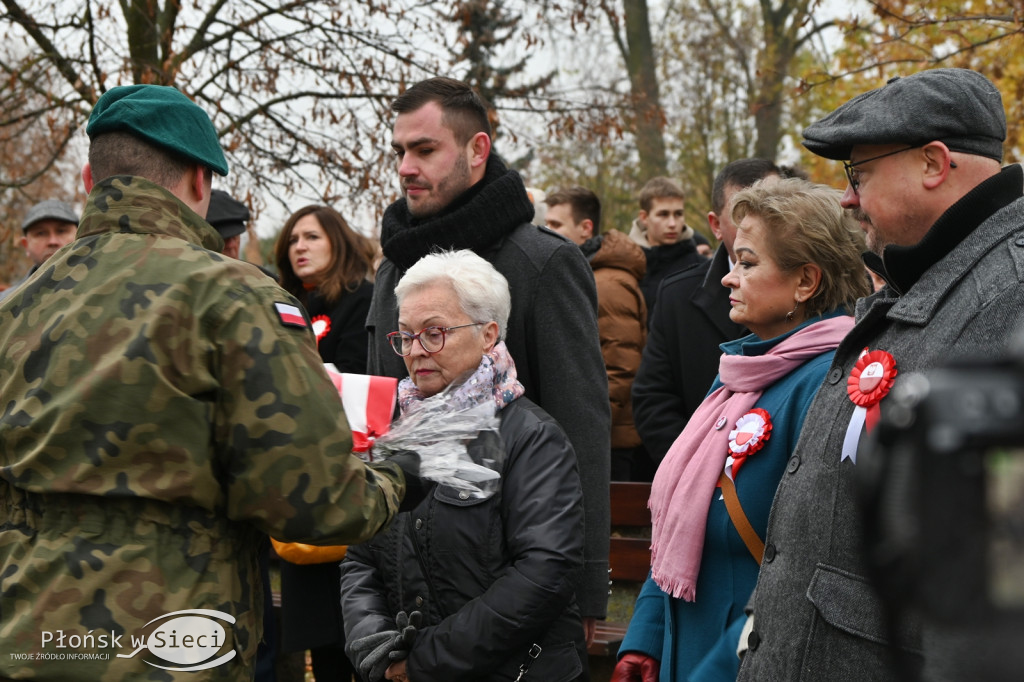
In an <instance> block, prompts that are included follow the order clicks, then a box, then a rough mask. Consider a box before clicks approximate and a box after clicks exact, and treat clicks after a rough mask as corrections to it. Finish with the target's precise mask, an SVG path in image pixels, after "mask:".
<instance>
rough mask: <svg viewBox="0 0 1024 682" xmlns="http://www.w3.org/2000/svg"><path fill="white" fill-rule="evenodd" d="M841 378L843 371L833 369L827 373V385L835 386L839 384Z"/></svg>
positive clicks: (838, 368)
mask: <svg viewBox="0 0 1024 682" xmlns="http://www.w3.org/2000/svg"><path fill="white" fill-rule="evenodd" d="M842 378H843V370H842V368H841V367H833V368H832V371H830V372H829V373H828V383H830V384H832V385H833V386H835V385H836V384H838V383H839V380H840V379H842Z"/></svg>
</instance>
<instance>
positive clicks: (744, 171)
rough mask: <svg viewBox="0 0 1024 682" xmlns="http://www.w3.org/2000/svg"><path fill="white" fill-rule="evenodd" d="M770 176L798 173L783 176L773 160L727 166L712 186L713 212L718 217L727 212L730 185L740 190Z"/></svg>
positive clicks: (738, 161)
mask: <svg viewBox="0 0 1024 682" xmlns="http://www.w3.org/2000/svg"><path fill="white" fill-rule="evenodd" d="M769 175H779V176H782V177H794V176H796V173H795V172H794V171H793V170H790V171H789V172H787V173H785V174H783V170H782V169H781V168H779V167H778V166H776V165H775V162H774V161H772V160H771V159H761V158H754V159H739V160H737V161H733V162H731V163H728V164H726V165H725V168H723V169H722V170H721V171H719V172H718V175H716V176H715V182H714V184H713V185H712V186H711V210H712V211H714V212H715V213H716V214H718V215H721V214H722V211H724V210H725V188H726V187H728V186H729V185H732V186H734V187H739V188H744V187H750V186H751V185H753V184H754V183H755V182H757V181H758V180H761V179H762V178H764V177H766V176H769ZM804 179H806V178H804Z"/></svg>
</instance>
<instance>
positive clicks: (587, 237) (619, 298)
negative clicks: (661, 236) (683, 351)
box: [544, 187, 647, 481]
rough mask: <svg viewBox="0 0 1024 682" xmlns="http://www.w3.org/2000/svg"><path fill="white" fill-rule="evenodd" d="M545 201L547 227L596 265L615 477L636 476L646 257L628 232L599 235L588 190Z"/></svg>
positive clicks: (597, 213) (596, 206) (597, 208)
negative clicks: (636, 391) (636, 385)
mask: <svg viewBox="0 0 1024 682" xmlns="http://www.w3.org/2000/svg"><path fill="white" fill-rule="evenodd" d="M544 203H545V204H547V212H546V217H545V222H546V223H547V226H548V228H549V229H551V230H553V231H555V232H557V233H559V234H561V235H562V236H563V237H566V238H567V239H569V240H570V241H572V242H574V243H575V244H576V245H577V246H579V247H580V250H582V251H583V255H584V256H586V257H587V261H588V262H589V263H590V267H591V268H592V269H593V270H594V281H595V283H596V284H597V326H598V332H599V333H600V335H601V354H602V355H603V356H604V365H605V369H606V370H607V372H608V399H609V402H610V403H611V410H612V434H611V436H612V437H611V444H612V451H611V469H612V470H611V478H612V480H613V481H628V480H633V475H632V474H633V468H634V466H633V463H634V460H635V458H636V454H637V449H638V448H640V447H642V446H641V443H640V436H639V435H638V434H637V431H636V427H635V426H634V424H633V407H632V402H631V400H630V390H631V389H632V386H633V377H635V376H636V370H637V368H638V367H639V366H640V358H641V356H642V354H643V349H644V343H646V341H647V304H646V303H645V301H644V296H643V292H642V291H641V290H640V280H641V279H643V276H644V272H645V271H646V269H647V259H646V257H645V256H644V252H643V249H642V248H640V246H639V245H637V244H636V243H635V242H634V241H633V240H631V239H630V238H629V237H628V236H626V235H625V234H624V233H622V232H619V231H618V230H609V231H608V232H606V233H604V234H601V232H600V225H601V202H600V200H599V199H598V198H597V195H596V194H594V193H593V192H591V191H590V190H589V189H586V188H584V187H571V188H569V189H564V190H559V191H557V192H554V193H552V194H549V195H547V197H546V198H545V199H544Z"/></svg>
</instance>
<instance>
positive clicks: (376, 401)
mask: <svg viewBox="0 0 1024 682" xmlns="http://www.w3.org/2000/svg"><path fill="white" fill-rule="evenodd" d="M327 375H328V376H329V377H331V381H333V382H334V386H335V388H337V389H338V393H339V394H341V404H342V406H343V407H344V408H345V416H346V417H347V418H348V425H349V428H350V429H352V451H353V452H356V453H360V454H361V456H362V455H365V458H369V452H370V446H372V445H373V441H374V440H376V439H377V438H379V437H380V436H383V435H384V434H385V433H387V432H388V429H390V428H391V415H392V414H394V410H395V394H396V391H397V389H398V379H395V378H394V377H379V376H374V375H370V374H339V373H338V372H335V371H333V370H332V369H331V368H330V367H328V368H327Z"/></svg>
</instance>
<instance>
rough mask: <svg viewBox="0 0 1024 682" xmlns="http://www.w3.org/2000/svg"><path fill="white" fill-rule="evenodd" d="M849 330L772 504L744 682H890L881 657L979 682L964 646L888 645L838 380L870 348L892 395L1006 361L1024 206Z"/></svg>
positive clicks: (1015, 322)
mask: <svg viewBox="0 0 1024 682" xmlns="http://www.w3.org/2000/svg"><path fill="white" fill-rule="evenodd" d="M1007 170H1009V169H1007ZM1001 176H1002V179H1001V180H998V181H997V182H1002V183H1003V184H1002V185H1001V187H1002V188H1003V191H1006V190H1007V187H1008V184H1007V183H1009V185H1011V186H1012V185H1013V183H1018V184H1017V185H1016V186H1014V187H1013V188H1012V189H1013V191H1014V192H1015V194H1014V195H1013V196H1017V197H1019V196H1020V194H1021V191H1020V186H1019V183H1020V178H1021V175H1020V170H1019V168H1017V169H1014V170H1013V171H1012V172H1011V173H1007V172H1006V170H1004V173H1002V174H1001ZM997 177H998V176H997ZM989 182H991V181H986V183H983V186H982V187H985V186H987V183H989ZM977 189H978V188H976V191H977ZM978 196H981V195H979V194H975V198H977V197H978ZM962 201H963V200H962ZM948 215H949V213H947V216H948ZM947 224H948V223H947ZM856 317H857V325H856V327H855V328H854V329H853V330H852V331H851V332H850V334H849V335H848V336H847V338H846V339H844V340H843V342H842V344H841V345H840V346H839V348H838V350H837V351H836V354H835V359H834V361H833V363H832V366H831V368H830V371H829V373H828V374H827V375H826V378H825V381H824V383H823V384H822V386H821V389H820V390H819V392H818V394H817V396H816V397H815V400H814V402H813V404H812V405H811V408H810V410H809V412H808V414H807V418H806V421H805V422H804V429H803V432H802V433H801V436H800V439H799V442H798V443H797V447H796V449H795V450H794V453H793V455H792V457H791V458H790V461H789V464H788V466H787V469H786V473H784V474H783V478H782V480H781V482H780V484H779V488H778V490H777V492H776V495H775V500H774V503H773V507H772V512H771V515H770V517H769V522H768V532H767V537H766V552H765V558H764V562H763V564H762V566H761V571H760V574H759V578H758V582H757V587H756V589H755V592H754V594H753V596H752V597H751V601H750V603H749V604H750V606H752V608H753V614H754V633H753V634H752V636H751V638H750V639H749V640H748V642H749V645H750V649H749V650H748V652H747V654H746V656H745V657H744V660H743V664H742V667H741V669H740V675H739V678H738V679H739V680H741V681H745V682H752V681H755V680H756V681H757V682H766V681H771V680H785V681H787V682H796V681H798V680H799V681H807V682H818V681H819V680H872V681H875V682H877V681H884V680H893V681H894V682H895V681H896V680H898V679H899V678H898V676H897V673H896V671H895V670H894V669H893V667H892V666H891V661H890V658H889V651H888V647H889V646H898V647H902V648H903V649H905V650H908V651H911V652H919V653H920V654H921V655H923V658H922V659H918V660H919V661H921V662H923V666H924V674H925V679H927V680H954V679H961V680H962V679H983V678H979V677H977V676H976V675H977V674H978V668H977V665H978V664H979V657H981V656H982V655H983V654H982V653H981V651H980V649H979V648H978V647H976V646H973V645H969V646H967V647H966V648H963V647H962V645H963V640H962V639H961V640H956V641H955V642H953V643H951V642H950V641H948V640H944V638H943V637H940V636H939V635H938V634H937V633H936V632H934V631H930V629H929V628H927V627H926V628H923V629H922V628H920V627H919V626H918V627H910V628H907V629H905V631H903V632H901V633H900V634H899V635H898V636H897V637H896V638H895V640H896V641H890V637H889V634H888V631H887V628H886V626H885V620H884V616H883V611H882V604H881V602H880V599H879V596H878V594H877V592H875V590H874V589H873V588H872V587H871V585H870V584H869V582H868V579H867V578H866V577H865V562H864V560H863V558H862V554H863V551H862V547H863V539H862V535H861V523H860V519H859V517H858V512H857V509H856V506H855V500H854V494H855V490H854V471H855V466H856V465H855V464H853V463H852V462H850V461H849V460H847V461H842V462H841V461H840V455H841V452H842V447H843V438H844V436H845V434H846V429H847V425H848V424H849V422H850V417H851V415H852V413H853V410H854V404H853V403H852V402H851V400H850V399H849V397H848V396H847V392H846V380H847V377H848V376H849V375H850V371H851V369H852V368H853V366H854V364H855V363H856V362H857V359H858V356H859V355H860V353H861V351H862V350H863V349H864V348H869V349H871V350H876V349H881V350H885V351H888V352H889V353H891V354H892V355H893V357H894V358H895V361H896V368H897V370H898V372H899V374H898V375H897V377H896V385H899V382H900V381H901V378H902V377H906V376H907V375H908V374H909V373H911V372H915V371H923V370H928V369H930V368H933V367H935V366H937V365H940V364H943V363H945V362H946V361H948V360H951V359H954V358H959V357H964V356H975V357H977V356H981V357H995V356H997V355H999V354H1001V353H1003V352H1004V351H1005V349H1006V345H1007V342H1008V341H1009V339H1010V337H1011V336H1012V333H1013V331H1014V330H1015V329H1016V328H1017V327H1018V326H1019V324H1020V323H1021V321H1024V199H1019V198H1018V199H1016V200H1015V201H1012V202H1011V203H1009V205H1006V206H1004V207H1003V208H1001V209H999V210H997V211H996V212H995V213H994V214H993V215H991V216H990V217H988V218H987V219H986V220H984V221H983V222H981V224H980V225H978V227H977V228H975V229H974V230H973V231H971V232H970V233H969V234H968V235H967V236H966V237H965V238H964V240H963V241H962V242H961V243H959V244H958V245H957V246H956V247H954V248H953V250H952V251H951V252H949V253H947V254H946V255H945V256H943V257H941V258H940V259H939V260H938V261H937V262H935V263H933V264H932V265H931V266H930V267H928V268H927V269H926V270H924V272H923V274H921V275H920V277H919V278H918V279H917V280H916V282H914V283H913V285H912V286H910V287H909V289H908V290H907V291H906V293H904V294H903V295H898V294H897V292H896V290H895V289H894V288H893V287H886V288H884V289H883V290H882V291H880V292H878V293H877V294H875V295H873V296H871V297H869V298H866V299H862V300H861V301H860V302H859V304H858V306H857V314H856ZM881 407H882V409H883V410H884V409H885V400H884V399H883V401H882V403H881ZM862 456H867V455H862ZM1004 653H1005V650H1004Z"/></svg>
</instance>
